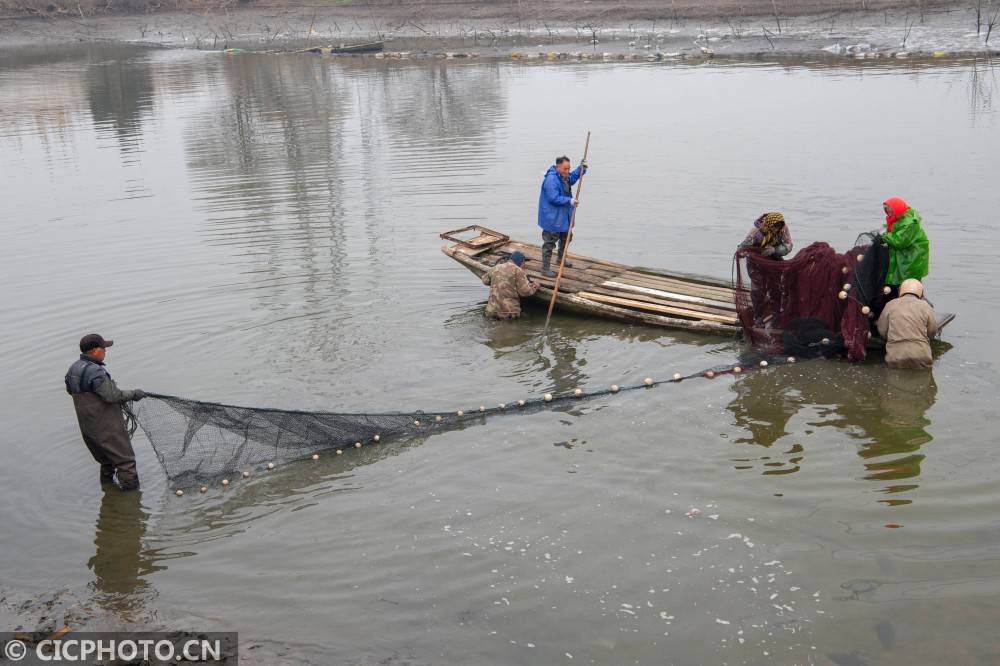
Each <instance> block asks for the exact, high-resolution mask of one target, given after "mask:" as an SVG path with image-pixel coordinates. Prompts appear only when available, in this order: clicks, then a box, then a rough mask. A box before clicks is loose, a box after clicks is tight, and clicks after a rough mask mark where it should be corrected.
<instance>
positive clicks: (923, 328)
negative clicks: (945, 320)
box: [878, 278, 938, 369]
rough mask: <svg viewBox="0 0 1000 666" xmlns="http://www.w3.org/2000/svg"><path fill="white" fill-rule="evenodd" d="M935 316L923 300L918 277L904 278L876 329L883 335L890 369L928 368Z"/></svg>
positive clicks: (934, 329) (935, 326)
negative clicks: (895, 296)
mask: <svg viewBox="0 0 1000 666" xmlns="http://www.w3.org/2000/svg"><path fill="white" fill-rule="evenodd" d="M937 330H938V327H937V318H936V317H935V316H934V309H933V308H931V305H930V303H928V302H927V301H925V300H924V285H923V284H921V282H920V280H916V279H913V278H910V279H908V280H903V283H902V284H901V285H900V286H899V298H895V299H893V300H891V301H889V302H888V303H886V306H885V308H884V309H883V310H882V316H880V317H879V318H878V332H879V335H881V336H882V337H883V338H885V363H886V365H888V366H889V367H890V368H914V369H927V368H930V367H931V365H932V363H933V358H932V357H931V338H932V337H933V336H934V335H936V334H937Z"/></svg>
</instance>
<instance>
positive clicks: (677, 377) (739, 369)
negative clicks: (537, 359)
mask: <svg viewBox="0 0 1000 666" xmlns="http://www.w3.org/2000/svg"><path fill="white" fill-rule="evenodd" d="M796 362H797V359H796V358H795V357H794V356H788V357H784V358H782V357H774V358H772V360H771V361H767V360H761V361H759V362H758V363H757V367H758V368H760V369H765V368H767V367H770V366H771V365H781V364H791V363H796ZM749 371H750V369H748V368H745V367H743V366H740V365H733V366H730V367H729V368H723V369H721V370H704V371H702V372H697V373H694V374H690V375H681V374H680V373H679V372H678V373H675V374H674V376H673V378H672V379H669V380H661V381H654V380H653V379H652V378H649V377H647V378H645V380H644V381H643V383H642V384H639V385H636V386H624V387H623V386H619V385H618V384H612V385H611V387H610V389H606V390H604V391H595V392H594V393H591V394H587V393H586V392H585V391H584V390H583V389H582V388H576V389H574V390H573V393H572V394H570V395H566V396H557V395H553V394H552V393H546V394H544V396H543V397H542V400H543V401H544V402H546V403H549V402H553V401H556V400H559V399H561V398H568V397H573V398H578V399H579V398H587V397H596V396H599V395H608V394H616V393H619V392H620V391H623V390H637V389H640V388H651V387H654V386H659V385H660V384H669V383H677V382H680V381H683V380H685V379H694V378H695V377H705V378H708V379H712V378H714V377H716V376H718V375H720V374H732V375H734V376H736V375H740V374H745V373H747V372H749ZM647 380H648V382H651V383H648V382H647ZM516 404H517V405H518V406H519V407H525V406H526V405H527V403H526V401H524V400H518V401H517V403H516ZM499 407H500V411H503V410H504V409H505V408H506V404H505V403H500V406H499ZM457 414H458V415H462V414H463V412H461V411H459V412H457ZM437 418H438V419H440V418H441V417H440V416H438V417H437ZM381 439H382V436H381V435H374V436H373V438H372V440H373V441H374V442H379V441H381ZM362 446H363V445H362V443H361V442H355V443H354V447H353V448H356V449H360V448H361V447H362ZM343 453H344V451H343V449H336V450H335V454H336V455H338V456H339V455H343ZM319 457H320V456H319V454H318V453H314V454H312V455H311V458H312V460H319ZM266 467H267V469H269V470H271V469H274V463H271V462H269V463H267V466H266ZM242 477H243V478H249V477H250V472H249V471H244V472H242ZM221 484H222V486H223V487H226V486H229V485H230V482H229V479H222V480H221ZM199 491H200V492H202V493H205V492H207V491H208V487H207V486H201V487H200V488H199ZM175 494H176V495H177V496H178V497H181V496H183V494H184V492H183V490H181V489H179V488H178V489H176V490H175Z"/></svg>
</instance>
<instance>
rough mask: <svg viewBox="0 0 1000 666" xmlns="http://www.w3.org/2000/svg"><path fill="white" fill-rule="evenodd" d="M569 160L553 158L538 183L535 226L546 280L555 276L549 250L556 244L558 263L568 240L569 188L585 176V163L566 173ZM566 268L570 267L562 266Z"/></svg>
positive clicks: (570, 205) (571, 209)
mask: <svg viewBox="0 0 1000 666" xmlns="http://www.w3.org/2000/svg"><path fill="white" fill-rule="evenodd" d="M569 167H570V163H569V158H568V157H566V156H563V157H557V158H556V163H555V164H554V165H553V166H550V167H549V170H548V171H547V172H545V180H543V181H542V191H541V192H540V193H539V195H538V226H540V227H541V228H542V275H544V276H545V277H548V278H554V277H555V276H556V274H555V271H553V270H552V267H551V263H552V250H554V249H555V247H556V243H558V244H559V256H558V258H557V259H556V263H559V262H561V261H562V256H563V254H564V253H565V252H566V243H567V241H568V240H569V238H568V236H569V218H570V216H571V214H572V212H573V208H574V207H575V206H576V204H577V201H576V200H575V199H573V196H572V191H571V190H570V188H571V187H572V186H573V184H574V183H575V182H576V181H578V180H580V176H582V175H583V174H585V173H587V164H586V162H584V163H582V164H580V166H578V167H577V168H576V169H574V170H573V171H570V170H569ZM565 265H566V267H567V268H568V267H570V266H572V265H573V264H571V263H570V262H568V261H567V262H566V264H565Z"/></svg>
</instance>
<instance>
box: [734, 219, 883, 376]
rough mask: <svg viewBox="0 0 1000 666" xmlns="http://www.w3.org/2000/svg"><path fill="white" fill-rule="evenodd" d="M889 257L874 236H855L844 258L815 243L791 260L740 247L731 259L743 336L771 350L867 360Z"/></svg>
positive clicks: (880, 306) (879, 307)
mask: <svg viewBox="0 0 1000 666" xmlns="http://www.w3.org/2000/svg"><path fill="white" fill-rule="evenodd" d="M888 257H889V255H888V248H886V247H885V246H884V245H882V244H881V243H879V242H876V235H875V234H874V233H865V234H862V235H860V236H858V239H857V241H856V242H855V245H854V247H853V248H852V249H851V250H850V251H849V252H846V253H844V254H838V253H837V252H836V251H834V249H833V248H832V247H830V246H829V245H828V244H826V243H813V244H812V245H810V246H808V247H806V248H804V249H802V250H800V251H799V252H798V254H796V255H795V257H793V258H792V259H789V260H775V259H772V258H768V257H764V256H762V255H761V254H760V249H759V248H752V247H751V248H740V249H739V250H737V251H736V254H735V255H734V257H733V282H734V283H735V285H736V310H737V314H738V316H739V320H740V325H741V327H742V328H743V333H744V335H745V337H746V339H747V340H748V341H750V342H751V344H753V345H754V347H755V348H758V349H761V350H764V351H767V352H771V353H779V352H780V353H795V354H797V355H800V356H807V355H809V356H821V355H822V356H831V355H835V354H838V355H839V354H840V353H843V354H844V355H846V356H847V358H848V359H849V360H851V361H861V360H864V358H865V353H866V349H867V346H868V340H869V338H870V337H871V333H872V330H873V326H874V322H875V321H876V320H877V317H878V315H879V313H880V312H881V311H882V307H883V306H884V305H885V300H886V295H885V294H884V293H883V285H884V280H885V274H886V268H887V267H888ZM841 292H845V294H844V296H845V297H844V298H841V297H840V294H841ZM816 338H818V340H817V339H816ZM824 340H826V342H823V341H824Z"/></svg>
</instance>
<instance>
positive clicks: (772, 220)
mask: <svg viewBox="0 0 1000 666" xmlns="http://www.w3.org/2000/svg"><path fill="white" fill-rule="evenodd" d="M755 226H756V227H757V228H758V229H760V232H761V234H763V236H764V238H763V240H761V242H760V246H761V247H768V246H770V245H777V244H778V243H780V242H781V232H782V230H783V229H784V227H785V216H784V215H782V214H781V213H777V212H775V213H764V214H763V215H761V216H760V217H759V218H757V223H756V224H755Z"/></svg>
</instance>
